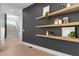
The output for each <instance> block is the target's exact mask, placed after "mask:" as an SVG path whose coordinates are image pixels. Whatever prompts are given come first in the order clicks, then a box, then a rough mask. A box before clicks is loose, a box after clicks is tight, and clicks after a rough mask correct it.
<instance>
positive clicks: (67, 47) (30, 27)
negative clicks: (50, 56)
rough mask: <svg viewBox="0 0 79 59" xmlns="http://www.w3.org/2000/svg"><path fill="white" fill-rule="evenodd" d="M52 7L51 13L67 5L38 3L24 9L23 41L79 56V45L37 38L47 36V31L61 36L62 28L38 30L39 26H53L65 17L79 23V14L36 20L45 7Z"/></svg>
mask: <svg viewBox="0 0 79 59" xmlns="http://www.w3.org/2000/svg"><path fill="white" fill-rule="evenodd" d="M47 5H51V10H50V11H51V12H53V11H56V10H58V9H59V7H60V5H66V3H50V4H49V3H36V4H33V5H31V6H30V7H28V8H25V9H23V28H24V30H25V31H24V32H23V41H24V42H28V43H31V44H35V45H39V46H42V47H45V48H49V49H53V50H56V51H59V52H63V53H67V54H70V55H79V52H78V51H79V43H75V42H68V41H61V40H51V39H47V38H41V37H37V36H35V35H36V34H45V32H46V30H49V31H53V33H54V35H58V36H60V35H61V27H58V28H36V27H35V26H37V25H43V24H52V23H53V21H54V19H55V18H57V17H59V18H63V17H65V16H67V17H69V18H70V22H75V21H79V12H73V13H69V14H63V15H60V16H55V17H51V18H50V20H47V19H43V20H36V19H35V18H36V17H38V16H41V15H42V9H43V7H45V6H47ZM76 31H77V37H79V27H76Z"/></svg>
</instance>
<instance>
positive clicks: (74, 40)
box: [36, 34, 79, 42]
mask: <svg viewBox="0 0 79 59" xmlns="http://www.w3.org/2000/svg"><path fill="white" fill-rule="evenodd" d="M36 36H39V37H44V38H50V39H57V40H64V41H71V42H79V39H78V38H76V39H71V38H67V37H61V36H52V35H49V36H46V35H40V34H37V35H36Z"/></svg>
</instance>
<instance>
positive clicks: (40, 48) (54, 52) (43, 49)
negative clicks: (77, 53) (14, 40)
mask: <svg viewBox="0 0 79 59" xmlns="http://www.w3.org/2000/svg"><path fill="white" fill-rule="evenodd" d="M23 44H25V45H28V46H32V47H34V48H36V49H39V50H42V51H45V52H47V53H50V54H52V55H53V54H54V55H56V56H71V55H69V54H65V53H62V52H58V51H55V50H51V49H48V48H44V47H41V46H38V45H34V44H30V43H27V42H23Z"/></svg>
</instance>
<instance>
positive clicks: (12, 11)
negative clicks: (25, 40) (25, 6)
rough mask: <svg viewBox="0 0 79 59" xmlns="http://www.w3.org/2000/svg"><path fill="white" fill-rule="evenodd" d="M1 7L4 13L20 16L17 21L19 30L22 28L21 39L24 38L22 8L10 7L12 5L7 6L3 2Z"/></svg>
mask: <svg viewBox="0 0 79 59" xmlns="http://www.w3.org/2000/svg"><path fill="white" fill-rule="evenodd" d="M1 9H2V11H3V14H9V15H14V16H18V20H17V23H18V26H19V30H20V32H19V39H21V40H22V9H18V8H14V7H10V6H7V5H5V4H1ZM2 21H3V20H2Z"/></svg>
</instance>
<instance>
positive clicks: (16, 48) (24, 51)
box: [0, 39, 54, 56]
mask: <svg viewBox="0 0 79 59" xmlns="http://www.w3.org/2000/svg"><path fill="white" fill-rule="evenodd" d="M0 56H54V55H52V54H49V53H47V52H44V51H41V50H38V49H36V48H33V47H32V48H29V46H28V45H27V46H26V45H24V44H22V41H20V40H18V39H9V40H7V41H6V47H5V48H4V49H2V50H0Z"/></svg>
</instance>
